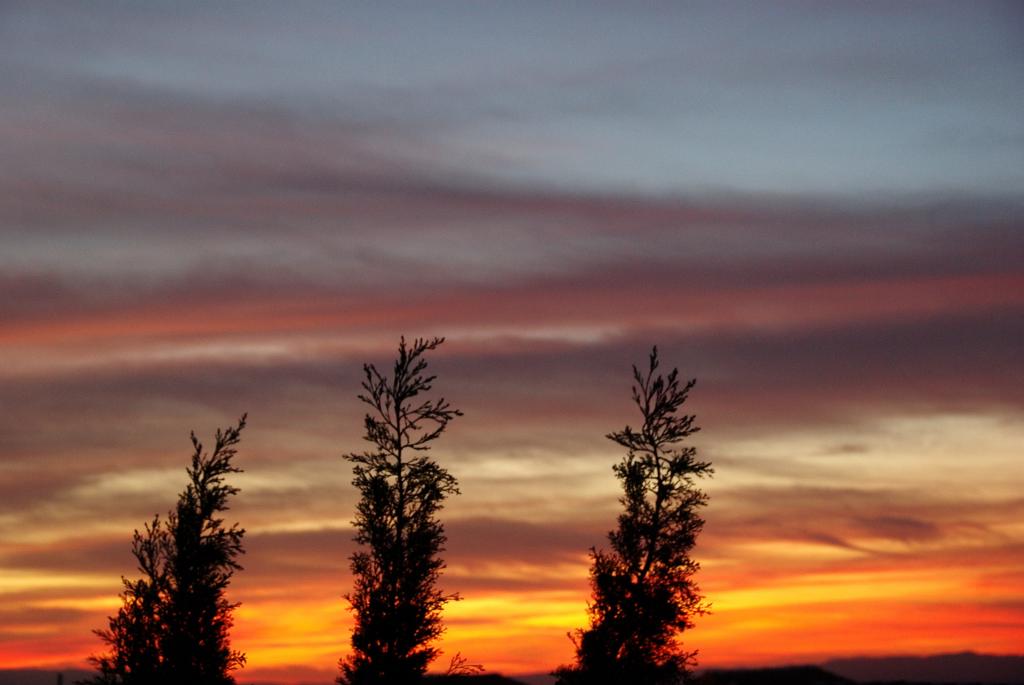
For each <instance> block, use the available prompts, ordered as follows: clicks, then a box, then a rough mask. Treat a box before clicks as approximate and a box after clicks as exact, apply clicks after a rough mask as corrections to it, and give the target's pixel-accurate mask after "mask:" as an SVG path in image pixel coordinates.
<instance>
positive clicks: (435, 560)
mask: <svg viewBox="0 0 1024 685" xmlns="http://www.w3.org/2000/svg"><path fill="white" fill-rule="evenodd" d="M443 341H444V339H443V338H432V339H416V340H414V341H413V343H412V344H411V345H408V344H407V343H406V341H405V338H402V340H401V343H400V344H399V347H398V357H397V359H396V360H395V362H394V366H393V368H392V373H391V375H390V376H387V375H384V374H382V373H380V372H379V371H378V370H377V368H376V367H375V366H374V365H373V364H365V365H364V366H363V371H364V376H365V377H364V380H363V382H362V387H363V393H362V394H360V395H359V399H360V400H362V401H363V402H364V403H365V404H367V405H368V406H369V407H370V411H369V412H368V413H367V414H366V417H365V421H364V428H365V434H364V436H363V437H364V439H365V440H366V441H367V442H369V443H370V444H371V445H372V448H371V449H369V450H366V451H363V452H356V453H352V454H348V455H346V457H345V458H346V459H347V460H348V461H349V462H351V463H352V464H353V469H352V470H353V480H352V484H353V485H355V487H356V488H357V489H358V490H359V493H360V499H359V503H358V505H357V506H356V517H355V520H354V521H353V523H354V525H355V527H356V530H357V534H356V538H355V539H356V542H358V543H359V544H360V545H362V546H363V549H360V550H359V551H357V552H355V553H354V554H353V555H352V557H351V569H352V575H353V576H354V587H353V590H352V592H351V593H350V594H348V595H346V599H347V600H348V601H349V603H350V605H351V609H352V612H353V614H354V615H355V627H354V629H353V632H352V652H351V654H350V655H349V657H348V658H347V659H343V660H342V661H341V662H340V667H341V676H340V677H339V679H338V682H340V683H347V684H348V685H378V684H382V683H388V684H389V685H405V684H406V683H411V682H416V681H418V680H420V679H422V677H423V675H424V673H425V672H426V669H427V666H428V664H429V663H430V662H431V661H432V660H433V659H434V658H436V657H437V655H438V653H439V652H438V650H437V649H436V648H435V647H433V646H432V643H433V641H434V640H435V639H436V638H437V637H439V636H440V634H441V633H442V631H443V626H442V623H441V610H442V608H443V607H444V605H445V603H446V602H448V601H449V600H452V599H457V598H458V597H457V595H448V594H445V593H444V592H442V591H441V590H439V589H438V588H437V581H438V579H439V576H440V572H441V570H442V569H443V568H444V561H443V560H442V559H441V558H440V556H439V555H440V553H441V552H442V551H444V544H445V542H446V538H445V535H444V528H443V526H442V524H441V522H440V521H439V520H438V519H437V513H438V511H439V510H440V509H441V508H442V506H443V503H444V500H445V499H446V498H447V497H448V496H450V495H453V494H458V483H457V481H456V479H455V478H454V477H453V476H452V475H451V474H449V473H448V471H446V470H445V469H443V468H442V467H441V466H439V465H438V464H437V463H436V462H435V461H434V460H433V459H431V458H430V456H429V455H428V454H427V452H428V451H429V450H430V448H431V446H432V443H433V442H434V441H435V440H437V439H438V438H439V437H441V435H442V434H443V433H444V431H445V429H446V428H447V427H448V423H449V422H450V421H451V420H452V419H454V418H455V417H457V416H461V415H462V412H460V411H459V410H457V409H453V408H452V407H451V405H450V404H449V403H448V402H447V401H445V400H444V399H443V398H439V399H424V398H423V395H425V394H426V393H428V392H430V390H431V389H432V386H433V382H434V380H435V378H436V377H435V376H432V375H427V373H426V369H427V361H426V359H425V354H426V353H427V352H430V351H433V350H435V349H436V348H437V347H438V346H439V345H440V344H441V343H442V342H443Z"/></svg>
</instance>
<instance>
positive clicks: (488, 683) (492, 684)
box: [427, 673, 524, 685]
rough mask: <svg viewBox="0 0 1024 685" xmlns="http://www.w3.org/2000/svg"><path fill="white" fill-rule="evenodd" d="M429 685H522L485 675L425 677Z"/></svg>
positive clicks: (500, 677) (504, 678)
mask: <svg viewBox="0 0 1024 685" xmlns="http://www.w3.org/2000/svg"><path fill="white" fill-rule="evenodd" d="M427 682H428V683H430V685H524V684H523V682H522V681H521V680H512V679H511V678H506V677H505V676H500V675H494V674H490V673H489V674H486V675H433V676H427Z"/></svg>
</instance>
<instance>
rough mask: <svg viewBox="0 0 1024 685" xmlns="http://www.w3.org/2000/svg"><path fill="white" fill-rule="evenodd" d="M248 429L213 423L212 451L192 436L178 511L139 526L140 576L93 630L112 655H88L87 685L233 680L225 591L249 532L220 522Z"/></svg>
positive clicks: (236, 661)
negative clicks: (105, 621)
mask: <svg viewBox="0 0 1024 685" xmlns="http://www.w3.org/2000/svg"><path fill="white" fill-rule="evenodd" d="M243 428H245V416H244V415H243V416H242V418H241V419H240V420H239V422H238V425H237V426H235V427H233V428H228V429H227V430H224V431H221V430H218V431H217V433H216V442H215V445H214V449H213V451H212V452H204V451H203V445H202V443H200V442H199V440H198V439H197V438H196V436H195V433H193V434H192V435H191V439H192V448H193V454H192V461H191V465H190V466H189V467H187V469H186V472H187V474H188V477H189V483H188V485H187V486H186V488H185V490H184V491H183V492H182V493H181V495H179V496H178V502H177V505H176V506H175V508H174V510H173V511H171V512H170V513H169V514H168V515H167V518H166V519H164V520H163V521H161V519H160V517H159V516H155V517H154V518H153V521H152V522H151V523H148V524H146V526H145V527H144V529H143V531H142V532H140V531H138V530H136V531H135V534H134V537H133V541H132V554H133V555H134V556H135V559H136V562H137V563H138V569H139V572H140V573H141V574H142V577H141V578H139V579H137V580H128V579H126V578H122V582H123V583H124V590H123V591H122V592H121V600H122V605H121V608H120V609H119V610H118V612H117V614H116V615H115V616H111V617H110V618H109V620H108V623H109V625H108V628H107V629H105V630H98V631H96V634H97V635H99V637H100V639H102V640H103V642H105V643H106V644H107V646H108V647H109V649H110V651H109V653H108V654H105V655H102V656H98V657H91V659H90V661H91V662H92V663H93V665H94V666H95V667H96V669H97V671H98V673H97V675H96V676H94V677H93V678H92V679H91V680H88V681H86V682H87V683H91V684H93V685H115V684H123V685H143V684H144V685H179V684H180V683H191V684H193V685H230V684H232V683H234V682H235V680H234V678H233V677H232V675H231V671H232V670H234V669H236V668H238V667H240V666H242V665H243V664H244V663H245V656H244V655H243V654H241V653H239V652H236V651H234V650H232V649H231V640H230V630H231V626H232V623H233V620H232V613H233V611H234V609H235V607H237V606H238V605H237V604H233V603H231V602H229V601H228V600H227V598H226V595H225V592H226V590H227V587H228V585H229V584H230V581H231V577H232V575H233V574H234V572H235V571H236V570H239V569H241V568H242V567H241V565H239V563H238V561H237V558H238V556H239V555H240V554H242V553H243V549H242V537H243V536H244V534H245V531H244V530H243V529H241V528H239V527H238V524H233V525H231V526H230V527H228V526H226V525H225V524H224V520H223V519H222V518H220V513H221V512H223V511H227V510H228V508H229V507H228V500H229V499H230V497H231V496H233V495H236V494H237V493H238V492H239V489H238V488H236V487H233V486H230V485H228V484H227V483H226V482H225V478H226V476H228V475H229V474H231V473H240V472H241V469H239V468H237V467H235V466H233V465H232V463H231V460H232V458H233V457H234V456H235V454H236V453H237V450H236V445H237V444H238V442H239V439H240V433H241V431H242V429H243Z"/></svg>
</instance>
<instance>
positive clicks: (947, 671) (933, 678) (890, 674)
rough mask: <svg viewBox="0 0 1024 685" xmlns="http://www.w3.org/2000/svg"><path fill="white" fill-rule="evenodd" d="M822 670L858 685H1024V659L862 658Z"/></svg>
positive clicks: (840, 661)
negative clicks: (892, 684) (890, 684)
mask: <svg viewBox="0 0 1024 685" xmlns="http://www.w3.org/2000/svg"><path fill="white" fill-rule="evenodd" d="M822 667H823V668H826V669H828V670H829V671H832V672H833V673H838V674H839V675H842V676H845V677H847V678H850V679H852V680H856V681H859V682H879V681H903V682H908V683H979V684H985V685H990V684H993V683H1000V684H1007V685H1011V684H1012V685H1024V656H994V655H990V654H975V653H974V652H963V653H960V654H939V655H936V656H924V657H922V656H894V657H859V658H854V659H833V660H832V661H827V662H825V663H824V664H822Z"/></svg>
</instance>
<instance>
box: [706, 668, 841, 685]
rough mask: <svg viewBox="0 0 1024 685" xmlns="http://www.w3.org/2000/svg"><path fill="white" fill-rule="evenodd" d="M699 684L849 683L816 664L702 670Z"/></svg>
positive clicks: (837, 684)
mask: <svg viewBox="0 0 1024 685" xmlns="http://www.w3.org/2000/svg"><path fill="white" fill-rule="evenodd" d="M697 682H698V683H699V684H700V685H850V684H851V682H852V681H850V680H847V679H846V678H843V677H841V676H838V675H836V674H834V673H829V672H828V671H826V670H824V669H822V668H819V667H818V666H785V667H782V668H744V669H730V670H724V669H715V670H709V671H704V672H703V673H701V674H700V676H699V677H698V679H697Z"/></svg>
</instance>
